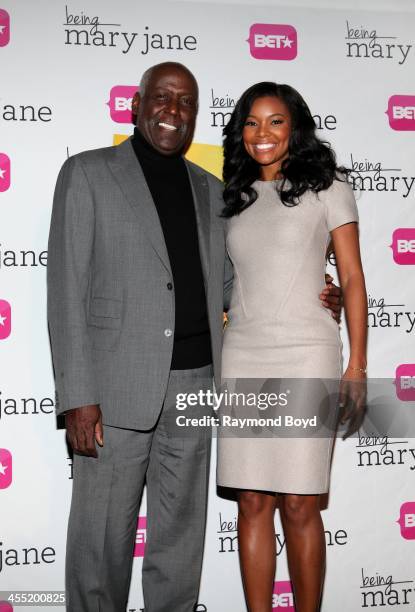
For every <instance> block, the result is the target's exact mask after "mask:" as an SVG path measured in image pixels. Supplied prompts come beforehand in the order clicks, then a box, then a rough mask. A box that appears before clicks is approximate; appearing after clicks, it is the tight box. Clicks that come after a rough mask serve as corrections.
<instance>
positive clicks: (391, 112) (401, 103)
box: [385, 96, 415, 131]
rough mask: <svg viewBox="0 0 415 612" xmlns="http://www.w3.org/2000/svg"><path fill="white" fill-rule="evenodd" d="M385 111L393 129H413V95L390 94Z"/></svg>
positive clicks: (414, 105) (414, 101) (414, 125)
mask: <svg viewBox="0 0 415 612" xmlns="http://www.w3.org/2000/svg"><path fill="white" fill-rule="evenodd" d="M385 112H386V114H387V116H388V119H389V125H390V126H391V128H392V129H393V130H402V131H408V130H415V96H391V97H390V98H389V100H388V110H387V111H385Z"/></svg>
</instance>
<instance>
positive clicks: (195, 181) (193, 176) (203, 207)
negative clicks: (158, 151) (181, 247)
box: [185, 160, 210, 288]
mask: <svg viewBox="0 0 415 612" xmlns="http://www.w3.org/2000/svg"><path fill="white" fill-rule="evenodd" d="M185 163H186V168H187V171H188V173H189V178H190V185H191V187H192V193H193V201H194V205H195V212H196V223H197V233H198V238H199V250H200V259H201V264H202V270H203V276H204V278H205V285H206V288H207V282H208V279H209V271H210V266H209V262H210V203H209V187H208V184H207V180H206V177H205V176H204V175H203V176H200V174H199V173H198V172H196V170H195V169H194V168H193V167H192V165H191V164H189V163H188V162H187V161H186V160H185Z"/></svg>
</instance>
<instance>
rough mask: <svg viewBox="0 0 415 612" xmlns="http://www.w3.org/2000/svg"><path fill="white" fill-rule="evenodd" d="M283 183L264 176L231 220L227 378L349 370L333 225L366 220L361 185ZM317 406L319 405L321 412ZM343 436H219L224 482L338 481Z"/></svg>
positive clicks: (314, 484)
mask: <svg viewBox="0 0 415 612" xmlns="http://www.w3.org/2000/svg"><path fill="white" fill-rule="evenodd" d="M279 186H280V183H279V181H255V183H254V184H253V187H254V189H255V190H256V191H257V193H258V198H257V200H256V201H255V202H254V203H253V204H252V205H251V206H250V207H248V208H247V209H246V210H244V211H243V212H242V213H241V214H240V215H236V216H234V217H232V218H231V219H229V221H228V222H227V239H226V240H227V250H228V253H229V256H230V258H231V260H232V263H233V267H234V282H233V290H232V298H231V305H230V309H229V312H228V323H227V326H226V328H225V332H224V344H223V353H222V380H229V379H244V378H245V379H248V378H249V379H264V378H274V379H277V378H284V379H285V378H297V379H312V378H320V379H321V378H324V379H334V380H336V379H337V380H338V379H339V378H340V377H341V375H342V344H341V339H340V332H339V326H338V324H337V323H336V321H335V320H334V319H333V317H332V316H331V314H330V312H329V311H328V310H327V309H326V308H324V306H323V305H322V304H321V302H320V299H319V294H320V293H321V291H322V289H323V288H324V287H325V277H324V275H325V270H326V250H327V246H328V243H329V241H330V231H332V230H333V229H335V228H336V227H339V226H341V225H344V224H346V223H350V222H357V221H358V213H357V207H356V201H355V198H354V194H353V190H352V188H351V186H350V185H349V184H348V183H347V182H345V181H343V180H337V179H336V180H334V182H333V184H332V185H331V186H330V187H329V188H328V189H327V190H324V191H320V192H319V193H318V194H314V193H312V192H311V191H308V192H306V193H305V194H304V195H303V196H302V197H301V198H300V202H299V203H298V205H296V206H286V205H284V204H283V203H282V202H281V199H280V197H279V195H278V191H277V189H278V188H279ZM312 410H313V406H310V411H311V412H312ZM332 447H333V438H332V437H331V438H330V437H327V436H326V437H321V438H312V439H311V438H310V439H304V438H300V437H299V438H296V437H291V438H276V437H271V438H257V437H255V438H251V437H238V436H226V435H225V436H223V435H221V433H220V431H219V434H218V461H217V483H218V485H220V486H225V487H235V488H241V489H257V490H265V491H275V492H285V493H298V494H318V493H324V492H326V491H327V490H328V488H329V473H330V462H331V452H332Z"/></svg>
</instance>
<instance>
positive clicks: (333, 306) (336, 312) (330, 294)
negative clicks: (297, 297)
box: [319, 274, 343, 323]
mask: <svg viewBox="0 0 415 612" xmlns="http://www.w3.org/2000/svg"><path fill="white" fill-rule="evenodd" d="M325 280H326V286H325V287H324V289H323V291H322V292H321V293H320V295H319V298H320V301H321V303H322V304H323V306H324V308H327V309H328V310H330V312H331V316H332V317H333V319H335V320H336V321H337V323H340V315H341V311H342V308H343V294H342V290H341V287H337V285H335V284H334V283H333V277H332V276H330V274H326V275H325Z"/></svg>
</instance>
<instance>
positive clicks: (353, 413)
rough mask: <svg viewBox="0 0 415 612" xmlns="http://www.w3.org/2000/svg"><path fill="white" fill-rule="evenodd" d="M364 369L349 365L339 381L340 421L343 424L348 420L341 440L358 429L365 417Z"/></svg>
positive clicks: (365, 379)
mask: <svg viewBox="0 0 415 612" xmlns="http://www.w3.org/2000/svg"><path fill="white" fill-rule="evenodd" d="M364 370H365V369H364V368H362V369H360V368H354V367H351V366H349V367H348V368H347V369H346V371H345V373H344V374H343V376H342V379H341V382H340V392H339V407H340V411H341V412H340V423H341V424H343V425H344V424H345V423H347V421H348V422H349V424H348V427H347V430H346V432H345V433H344V435H343V440H346V438H348V437H350V436H351V435H352V434H354V433H355V432H356V431H358V430H359V428H360V426H361V424H362V423H363V420H364V418H365V414H366V410H367V405H366V398H367V378H366V372H365V371H364Z"/></svg>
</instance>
